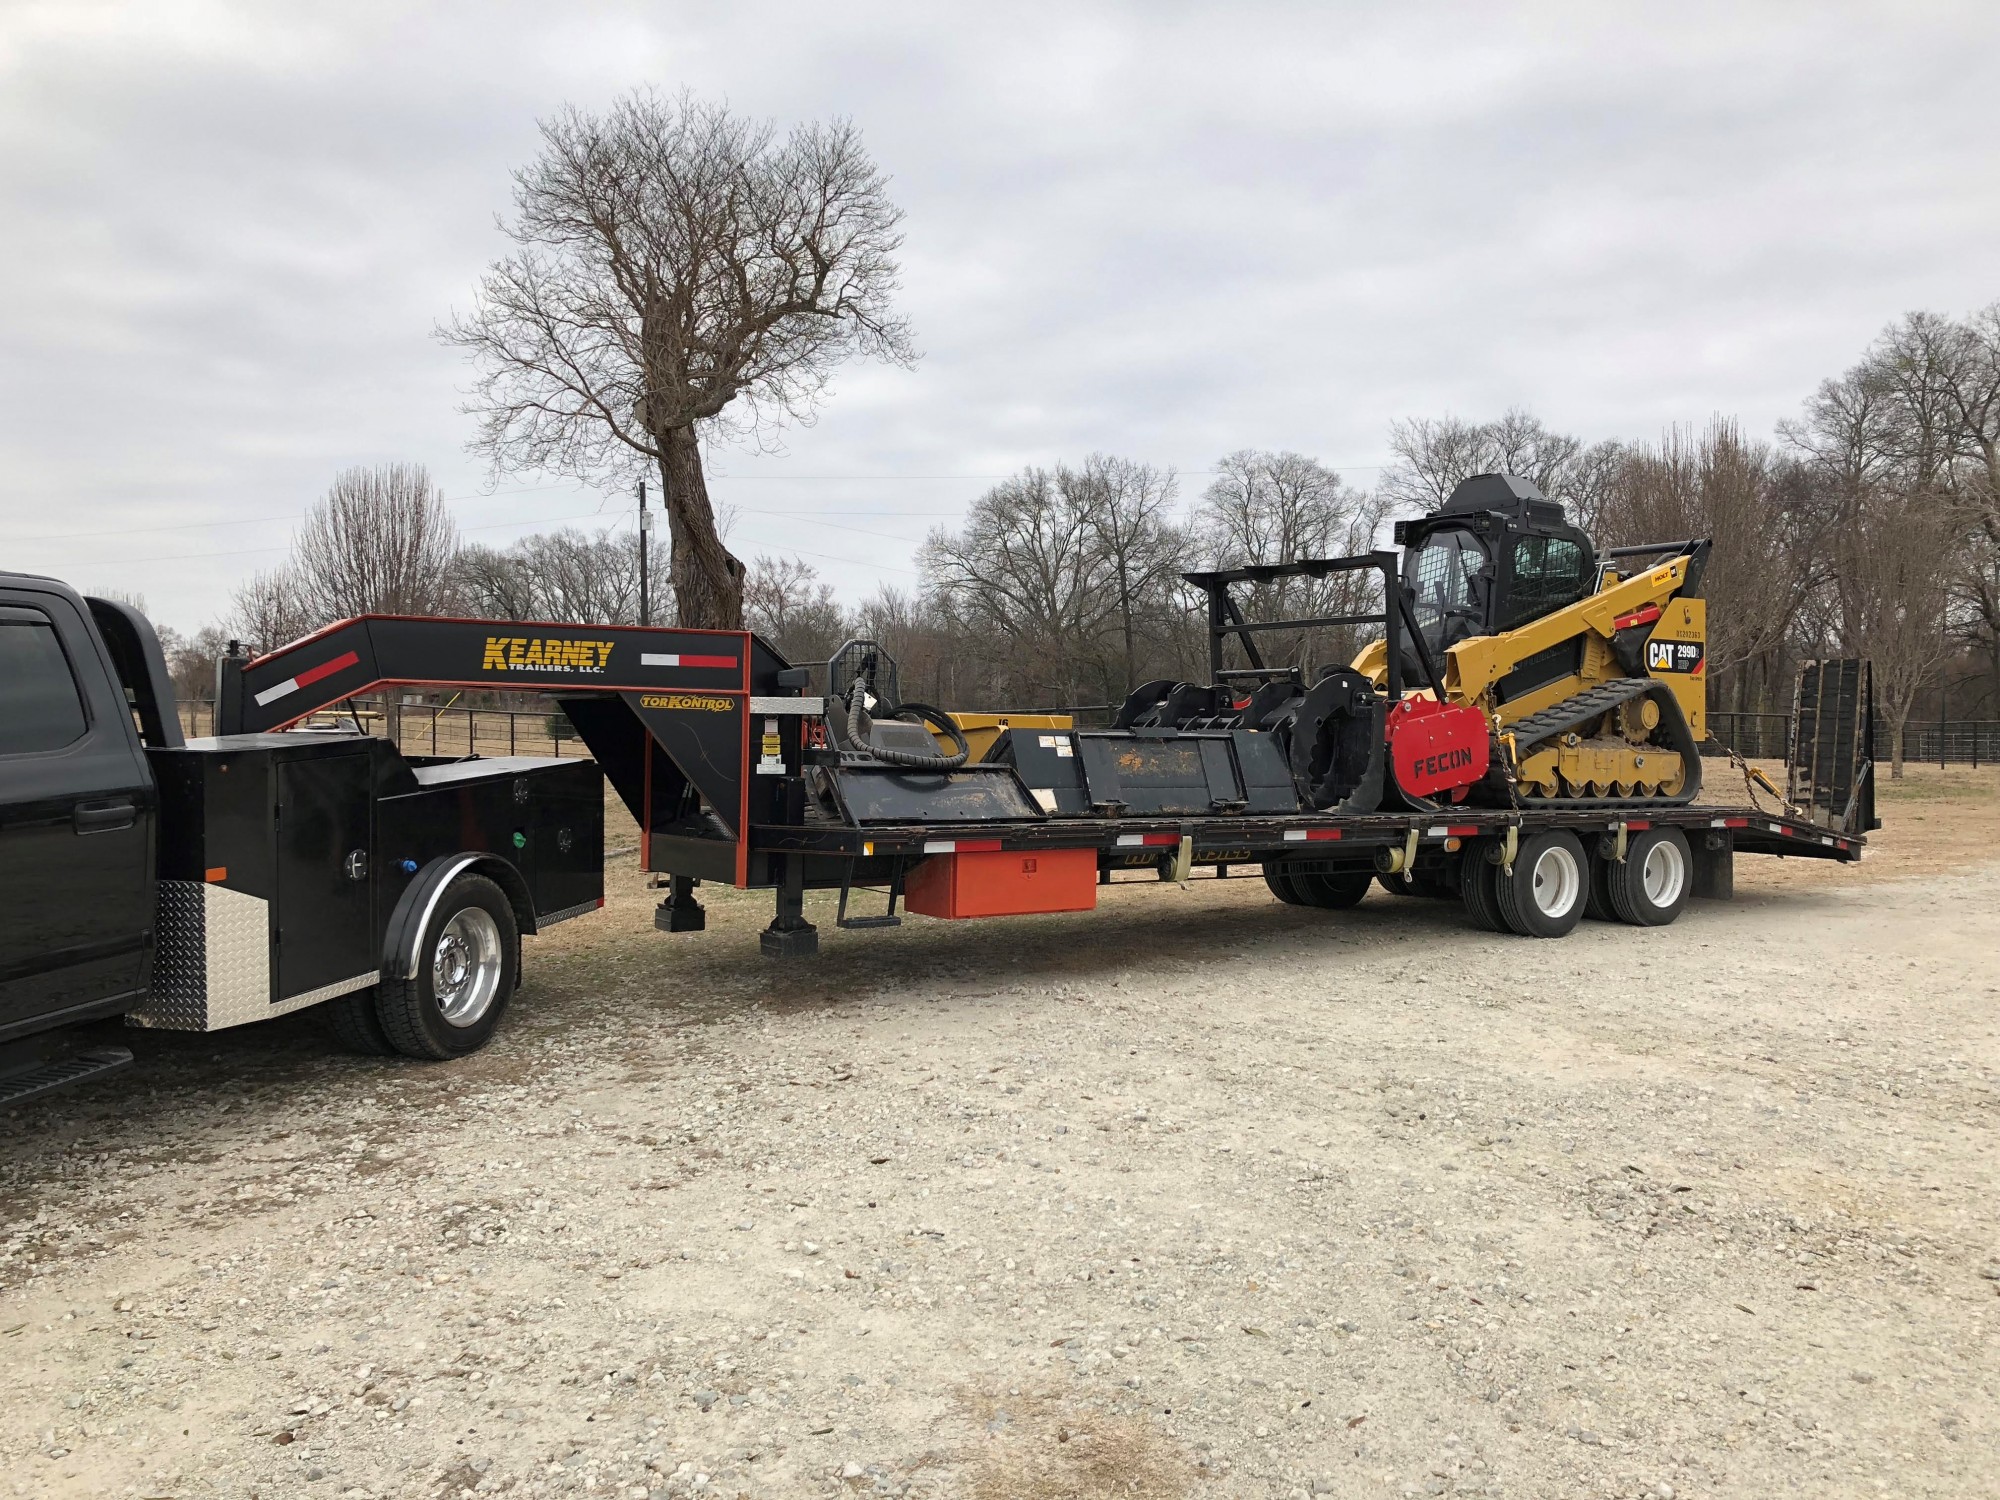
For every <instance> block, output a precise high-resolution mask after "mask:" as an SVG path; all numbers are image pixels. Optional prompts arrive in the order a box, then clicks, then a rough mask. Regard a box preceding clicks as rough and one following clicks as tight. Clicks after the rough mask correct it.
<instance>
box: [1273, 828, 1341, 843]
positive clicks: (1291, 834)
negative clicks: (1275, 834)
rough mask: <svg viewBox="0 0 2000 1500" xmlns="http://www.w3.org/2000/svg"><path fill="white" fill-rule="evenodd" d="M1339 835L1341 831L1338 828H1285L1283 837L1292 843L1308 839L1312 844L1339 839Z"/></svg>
mask: <svg viewBox="0 0 2000 1500" xmlns="http://www.w3.org/2000/svg"><path fill="white" fill-rule="evenodd" d="M1340 833H1341V830H1340V829H1338V828H1287V829H1286V830H1285V837H1286V838H1287V839H1289V840H1291V841H1292V842H1293V843H1299V842H1302V841H1304V840H1308V839H1310V840H1311V841H1312V842H1314V843H1322V842H1324V841H1325V840H1327V839H1337V838H1339V837H1340Z"/></svg>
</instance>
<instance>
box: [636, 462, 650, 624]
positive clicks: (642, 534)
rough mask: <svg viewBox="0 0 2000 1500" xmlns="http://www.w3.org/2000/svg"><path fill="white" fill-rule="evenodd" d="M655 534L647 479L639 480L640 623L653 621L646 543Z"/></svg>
mask: <svg viewBox="0 0 2000 1500" xmlns="http://www.w3.org/2000/svg"><path fill="white" fill-rule="evenodd" d="M652 535H653V513H652V512H651V511H649V510H647V509H646V481H645V480H643V479H642V480H640V481H639V623H640V624H641V625H650V624H652V623H653V601H652V596H651V595H650V594H649V593H648V592H647V578H646V543H647V542H648V541H650V540H651V539H652Z"/></svg>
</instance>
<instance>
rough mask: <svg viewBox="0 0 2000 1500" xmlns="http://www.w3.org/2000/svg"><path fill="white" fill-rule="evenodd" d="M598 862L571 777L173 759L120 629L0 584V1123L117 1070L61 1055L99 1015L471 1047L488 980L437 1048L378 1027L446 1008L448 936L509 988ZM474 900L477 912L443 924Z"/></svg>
mask: <svg viewBox="0 0 2000 1500" xmlns="http://www.w3.org/2000/svg"><path fill="white" fill-rule="evenodd" d="M603 855H604V803H603V778H602V774H601V773H600V771H599V770H598V767H597V765H596V764H595V763H594V762H592V761H588V760H580V759H560V758H559V759H548V758H535V757H526V756H519V757H516V756H509V757H505V758H500V759H476V758H475V759H467V760H444V759H436V758H430V759H426V758H422V757H406V756H404V755H402V754H401V753H399V752H398V751H397V749H396V748H395V746H393V745H392V744H390V743H389V742H388V741H386V740H382V739H377V738H373V737H370V736H367V735H364V734H361V733H359V732H344V731H335V732H327V731H317V730H295V731H292V732H288V733H278V734H232V735H222V736H218V737H215V738H208V739H186V738H184V736H183V734H182V731H181V726H180V719H179V712H178V708H177V706H176V704H175V701H174V695H173V689H172V686H171V683H170V680H169V678H168V676H167V673H166V669H165V664H164V662H163V660H162V658H161V652H160V647H159V643H158V640H157V638H156V637H155V635H154V633H153V631H152V629H151V627H150V626H149V625H148V624H147V623H146V621H145V620H144V618H143V617H142V616H140V615H139V614H138V613H137V612H136V611H134V610H132V609H130V608H128V607H126V606H124V605H121V604H117V603H114V602H111V601H106V600H99V599H85V598H82V597H80V596H79V595H77V594H76V593H75V592H74V591H73V590H71V589H69V588H68V587H67V586H65V585H63V584H61V583H58V582H56V581H54V580H52V579H47V578H36V577H30V576H25V575H19V574H0V1103H12V1102H15V1101H18V1100H19V1099H22V1098H25V1097H28V1096H29V1095H31V1094H34V1093H40V1092H43V1091H45V1090H46V1089H48V1088H52V1087H58V1086H62V1085H64V1084H68V1083H72V1082H78V1081H81V1080H82V1079H83V1078H87V1077H92V1076H96V1075H98V1074H102V1073H108V1072H112V1071H116V1070H117V1069H119V1068H121V1067H123V1066H126V1065H127V1064H129V1063H130V1061H131V1053H130V1051H129V1050H128V1049H125V1048H122V1047H110V1046H103V1045H98V1046H94V1047H91V1048H88V1049H86V1050H83V1051H77V1050H76V1049H75V1044H74V1037H73V1035H72V1033H71V1028H73V1027H75V1026H77V1025H79V1024H80V1023H84V1022H91V1021H101V1020H103V1019H105V1018H107V1017H115V1016H123V1017H125V1018H126V1019H127V1020H128V1021H130V1022H131V1023H133V1024H136V1025H142V1026H156V1027H166V1028H172V1029H181V1030H198V1031H212V1030H217V1029H219V1028H221V1027H225V1026H235V1025H241V1024H244V1023H246V1022H249V1021H255V1020H261V1019H264V1018H265V1017H268V1016H274V1015H279V1014H283V1013H285V1012H287V1011H293V1010H298V1009H301V1008H303V1007H306V1006H309V1005H315V1004H321V1003H329V1004H332V1005H334V1006H336V1007H339V1008H340V1014H339V1017H338V1019H339V1020H340V1021H341V1022H343V1023H344V1024H342V1025H341V1028H340V1029H341V1031H342V1034H343V1035H344V1036H348V1037H349V1038H350V1039H351V1040H357V1041H359V1042H360V1043H361V1044H362V1045H364V1047H368V1048H369V1050H378V1051H389V1050H406V1051H407V1050H417V1051H418V1052H419V1055H425V1056H449V1055H457V1054H458V1053H460V1052H463V1051H469V1050H472V1048H474V1047H476V1046H477V1045H479V1044H481V1043H483V1042H484V1041H485V1039H486V1036H487V1035H489V1034H490V1032H491V1029H492V1026H493V1025H494V1024H496V1023H497V1021H498V1019H499V1015H500V1012H501V1011H502V1010H503V1009H504V1007H505V1003H506V998H507V996H506V994H505V993H497V994H496V993H493V991H494V990H495V989H496V988H497V983H489V984H488V985H487V987H486V993H485V994H484V995H483V998H482V1001H481V1005H480V1008H479V1010H478V1014H476V1015H471V1019H470V1020H467V1019H466V1016H467V1015H470V1014H471V1013H470V1010H469V1008H466V1007H461V1011H462V1014H461V1016H460V1017H459V1019H458V1021H457V1022H454V1023H453V1024H452V1025H448V1026H445V1025H433V1026H431V1027H430V1031H431V1032H434V1033H436V1034H437V1035H438V1036H439V1037H441V1038H442V1041H441V1042H438V1043H436V1044H434V1045H427V1046H424V1047H421V1048H417V1049H413V1048H411V1047H407V1046H403V1045H401V1044H400V1043H399V1042H398V1041H397V1036H398V1035H399V1034H401V1033H399V1032H398V1030H397V1028H396V1027H395V1026H390V1027H389V1028H388V1029H387V1030H385V1029H384V1026H383V1019H384V1018H383V1016H381V1015H378V1014H377V1012H378V1010H379V1009H380V1008H381V1007H384V1006H394V1005H403V1006H405V1007H406V1008H416V1009H419V1010H421V1009H422V1008H423V1007H425V1006H429V1007H432V1008H436V1007H437V1006H440V1005H443V1004H444V1003H445V1000H446V998H448V997H447V995H446V994H445V993H444V991H443V990H441V989H440V986H448V984H449V983H450V981H451V980H452V978H453V976H454V975H455V974H457V972H458V971H457V970H454V969H453V968H452V965H453V964H454V963H457V962H458V960H459V959H460V958H462V957H464V956H465V955H466V954H468V953H473V949H471V948H467V947H466V944H465V942H463V941H460V939H459V938H458V937H454V936H453V934H454V933H464V934H471V935H472V937H473V938H478V937H480V936H484V937H485V938H486V940H487V946H488V949H489V950H491V949H493V948H495V947H496V946H498V947H503V948H504V949H505V951H504V952H502V953H501V954H500V955H499V961H498V962H497V963H496V964H495V966H494V968H495V974H496V976H497V975H500V974H504V976H505V977H506V979H507V981H508V983H507V986H506V988H507V989H509V990H511V988H512V986H513V984H515V983H518V979H519V974H520V966H519V955H518V951H517V949H518V938H519V936H520V935H521V934H523V933H534V932H538V931H540V930H542V929H543V928H546V927H547V926H549V925H550V924H551V923H553V922H557V921H560V920H562V919H563V918H565V917H571V916H577V915H580V914H582V913H584V912H587V911H592V910H595V909H596V908H597V907H599V906H601V905H602V904H603ZM489 882H490V885H489V884H488V883H489ZM494 887H497V888H498V890H499V891H500V892H501V893H502V894H503V896H504V903H496V902H494V901H493V900H492V898H491V895H490V892H491V889H492V888H494ZM482 894H483V895H484V898H485V899H486V901H487V904H488V905H489V906H490V905H495V904H501V905H502V910H501V911H500V912H499V913H498V915H497V917H491V918H490V919H479V918H477V917H474V918H471V919H467V920H466V921H461V922H458V923H457V925H456V926H454V925H453V924H454V921H455V919H456V918H457V916H458V913H459V912H460V910H461V909H462V908H464V907H465V906H466V905H467V904H468V902H469V901H470V900H471V898H473V897H480V896H482ZM471 904H477V903H476V902H471ZM454 944H456V946H454ZM475 946H476V944H475ZM474 957H476V954H474ZM440 964H442V965H443V967H441V968H438V969H437V972H436V973H435V974H433V973H432V970H431V967H430V966H435V965H440ZM440 976H442V977H440ZM460 977H462V976H460ZM473 977H474V978H476V977H477V975H476V972H475V973H474V975H473ZM389 1019H390V1020H395V1019H396V1017H395V1016H393V1015H392V1016H390V1017H389ZM402 1019H403V1020H405V1021H406V1022H407V1021H408V1019H409V1018H408V1017H403V1018H402ZM418 1019H419V1020H424V1019H427V1018H426V1017H423V1016H419V1017H418ZM428 1019H435V1018H428ZM402 1030H403V1032H405V1033H409V1034H411V1035H417V1034H418V1033H417V1032H410V1030H409V1026H408V1025H405V1026H404V1027H403V1028H402ZM418 1031H419V1032H421V1031H422V1028H421V1027H419V1028H418ZM371 1044H372V1045H371Z"/></svg>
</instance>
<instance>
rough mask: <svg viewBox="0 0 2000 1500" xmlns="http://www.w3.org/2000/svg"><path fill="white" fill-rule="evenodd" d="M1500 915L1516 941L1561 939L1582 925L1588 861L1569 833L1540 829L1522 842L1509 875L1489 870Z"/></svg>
mask: <svg viewBox="0 0 2000 1500" xmlns="http://www.w3.org/2000/svg"><path fill="white" fill-rule="evenodd" d="M1495 875H1496V877H1497V878H1496V879H1495V881H1494V890H1495V894H1496V895H1497V896H1498V897H1499V902H1498V905H1499V907H1500V916H1501V919H1502V920H1503V921H1505V922H1506V924H1507V927H1508V929H1509V930H1510V931H1513V932H1518V933H1519V934H1520V935H1521V936H1522V937H1533V938H1555V937H1567V936H1568V935H1569V934H1570V933H1571V932H1573V931H1574V930H1575V929H1576V924H1577V923H1578V922H1580V921H1582V920H1583V904H1584V899H1585V893H1586V892H1587V890H1588V889H1589V886H1590V858H1589V856H1588V855H1586V854H1585V853H1584V852H1583V845H1582V844H1581V843H1580V842H1578V840H1577V837H1576V835H1575V834H1573V833H1571V832H1569V831H1568V830H1567V829H1563V828H1544V829H1542V830H1540V831H1539V832H1536V833H1531V834H1529V835H1528V836H1527V837H1526V838H1524V839H1522V840H1521V842H1520V845H1519V847H1518V848H1517V850H1516V851H1515V854H1514V869H1513V873H1512V874H1509V873H1508V872H1507V871H1505V870H1496V871H1495Z"/></svg>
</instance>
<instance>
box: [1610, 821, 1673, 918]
mask: <svg viewBox="0 0 2000 1500" xmlns="http://www.w3.org/2000/svg"><path fill="white" fill-rule="evenodd" d="M1605 869H1606V875H1605V885H1606V888H1607V890H1608V891H1609V893H1610V896H1611V908H1612V910H1613V911H1615V912H1616V913H1617V914H1618V920H1619V921H1621V922H1630V923H1631V924H1632V925H1633V926H1634V927H1664V926H1666V925H1667V924H1668V923H1669V922H1671V921H1673V920H1674V918H1675V917H1678V916H1679V915H1680V914H1681V909H1682V908H1683V907H1685V906H1686V905H1687V901H1688V894H1689V892H1690V891H1692V890H1693V888H1694V857H1693V856H1692V855H1691V854H1690V853H1689V852H1688V841H1687V835H1686V834H1684V833H1682V832H1681V831H1680V830H1679V829H1678V828H1648V829H1646V830H1644V831H1643V832H1640V833H1635V834H1633V835H1632V836H1631V837H1630V838H1629V839H1627V840H1626V843H1625V860H1624V862H1623V863H1622V864H1615V863H1613V862H1611V861H1609V860H1606V861H1605Z"/></svg>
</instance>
